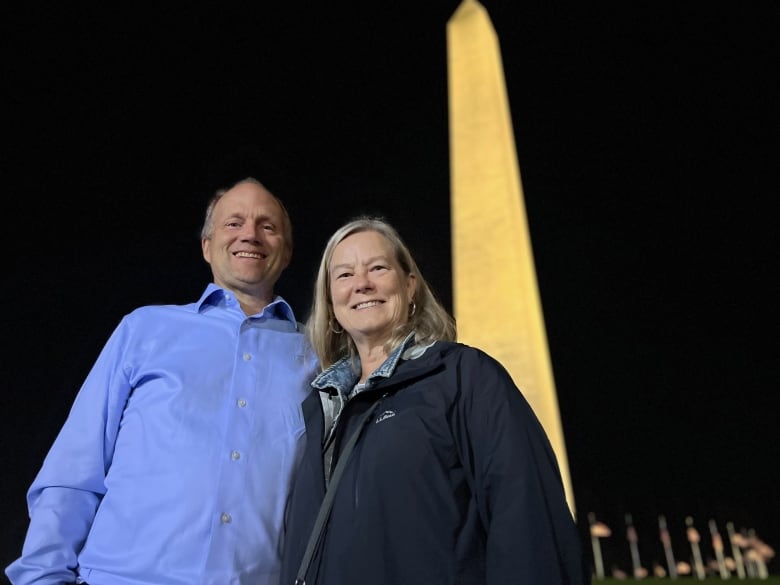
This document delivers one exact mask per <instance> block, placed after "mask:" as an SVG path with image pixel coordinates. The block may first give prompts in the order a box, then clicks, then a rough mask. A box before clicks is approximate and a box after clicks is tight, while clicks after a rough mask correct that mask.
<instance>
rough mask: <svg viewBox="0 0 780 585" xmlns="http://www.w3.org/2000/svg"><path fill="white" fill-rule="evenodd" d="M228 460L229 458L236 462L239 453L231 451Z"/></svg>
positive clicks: (239, 455) (239, 456) (239, 457)
mask: <svg viewBox="0 0 780 585" xmlns="http://www.w3.org/2000/svg"><path fill="white" fill-rule="evenodd" d="M230 458H231V459H232V460H233V461H238V460H239V459H241V453H239V452H238V451H233V452H232V453H231V454H230Z"/></svg>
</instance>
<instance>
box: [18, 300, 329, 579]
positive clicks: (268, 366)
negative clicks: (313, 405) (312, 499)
mask: <svg viewBox="0 0 780 585" xmlns="http://www.w3.org/2000/svg"><path fill="white" fill-rule="evenodd" d="M316 371H317V368H316V359H315V357H314V355H313V352H312V351H311V350H310V349H309V347H308V345H307V343H306V341H305V338H304V335H303V334H302V332H301V331H299V326H298V324H297V323H296V320H295V317H294V315H293V312H292V309H291V308H290V306H289V305H288V304H287V303H286V302H285V301H284V300H283V299H281V298H280V297H277V298H276V299H275V300H274V302H272V303H271V304H270V305H268V306H267V307H265V309H264V310H263V311H262V312H261V313H259V314H257V315H253V316H251V317H247V316H246V315H245V314H244V313H243V312H242V310H241V307H240V306H239V304H238V301H237V300H236V298H235V296H234V295H233V294H232V293H231V292H229V291H226V290H223V289H221V288H219V287H217V286H216V285H213V284H210V285H209V286H208V287H207V288H206V290H205V292H204V293H203V295H202V296H201V298H200V300H199V301H198V302H197V303H193V304H189V305H182V306H178V305H176V306H174V305H169V306H147V307H142V308H139V309H136V310H135V311H133V312H132V313H130V314H128V315H127V316H125V318H124V319H123V320H122V321H121V323H120V324H119V326H118V327H117V328H116V330H115V331H114V333H113V334H112V335H111V337H110V339H109V340H108V342H107V344H106V345H105V347H104V348H103V350H102V352H101V354H100V356H99V357H98V359H97V361H96V363H95V365H94V366H93V368H92V370H91V372H90V373H89V375H88V377H87V379H86V381H85V382H84V385H83V386H82V388H81V390H80V391H79V393H78V396H77V397H76V400H75V402H74V404H73V407H72V409H71V412H70V414H69V416H68V418H67V420H66V421H65V424H64V426H63V428H62V430H61V431H60V433H59V435H58V437H57V439H56V440H55V442H54V444H53V446H52V447H51V450H50V452H49V453H48V455H47V456H46V459H45V461H44V463H43V466H42V468H41V470H40V471H39V473H38V475H37V477H36V478H35V480H34V482H33V484H32V486H31V487H30V490H29V492H28V506H29V511H30V518H31V521H30V527H29V530H28V533H27V538H26V540H25V543H24V548H23V552H22V556H21V558H19V559H18V560H16V561H15V562H14V563H12V564H11V565H9V567H8V568H7V569H6V573H7V575H8V576H9V578H10V579H11V581H12V582H13V583H14V584H24V585H27V584H30V583H35V584H40V585H48V584H54V583H74V582H76V580H77V576H78V579H79V581H78V582H82V581H86V582H88V583H89V584H90V585H151V584H154V585H165V584H170V585H200V584H203V585H206V584H211V585H231V584H232V585H244V584H246V585H248V584H250V583H251V584H252V585H276V584H277V583H278V571H279V560H280V549H281V545H282V540H283V534H282V528H283V518H284V512H285V505H286V502H287V496H288V491H289V488H290V485H291V483H292V479H293V472H294V470H295V467H296V465H297V462H298V459H299V456H300V453H301V449H302V447H303V442H304V425H303V419H302V415H301V408H300V404H301V401H302V400H303V399H304V398H305V397H306V395H307V394H308V393H309V391H310V390H311V388H310V387H309V382H310V381H311V379H312V378H313V377H314V375H315V373H316Z"/></svg>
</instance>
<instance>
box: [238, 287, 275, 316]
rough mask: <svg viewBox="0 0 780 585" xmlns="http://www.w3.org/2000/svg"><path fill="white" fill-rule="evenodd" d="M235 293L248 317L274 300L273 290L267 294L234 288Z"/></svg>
mask: <svg viewBox="0 0 780 585" xmlns="http://www.w3.org/2000/svg"><path fill="white" fill-rule="evenodd" d="M233 294H234V295H236V300H237V301H238V304H239V305H240V306H241V310H242V311H244V314H245V315H246V316H247V317H249V316H251V315H256V314H257V313H259V312H260V311H262V310H263V309H264V308H265V307H267V306H268V305H270V304H271V302H272V301H273V300H274V294H273V292H271V293H269V294H267V295H254V294H247V293H245V292H241V291H235V290H234V291H233Z"/></svg>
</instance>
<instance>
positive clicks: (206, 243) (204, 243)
mask: <svg viewBox="0 0 780 585" xmlns="http://www.w3.org/2000/svg"><path fill="white" fill-rule="evenodd" d="M200 249H201V250H202V251H203V259H204V260H205V261H206V262H208V263H209V264H211V239H209V238H201V239H200Z"/></svg>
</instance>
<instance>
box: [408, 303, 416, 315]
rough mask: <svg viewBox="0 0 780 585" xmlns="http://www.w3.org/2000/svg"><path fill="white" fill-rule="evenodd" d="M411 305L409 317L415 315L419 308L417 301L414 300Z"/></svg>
mask: <svg viewBox="0 0 780 585" xmlns="http://www.w3.org/2000/svg"><path fill="white" fill-rule="evenodd" d="M409 307H410V308H411V312H410V313H409V317H414V313H415V311H416V310H417V303H415V302H414V301H412V302H411V304H410V305H409Z"/></svg>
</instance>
